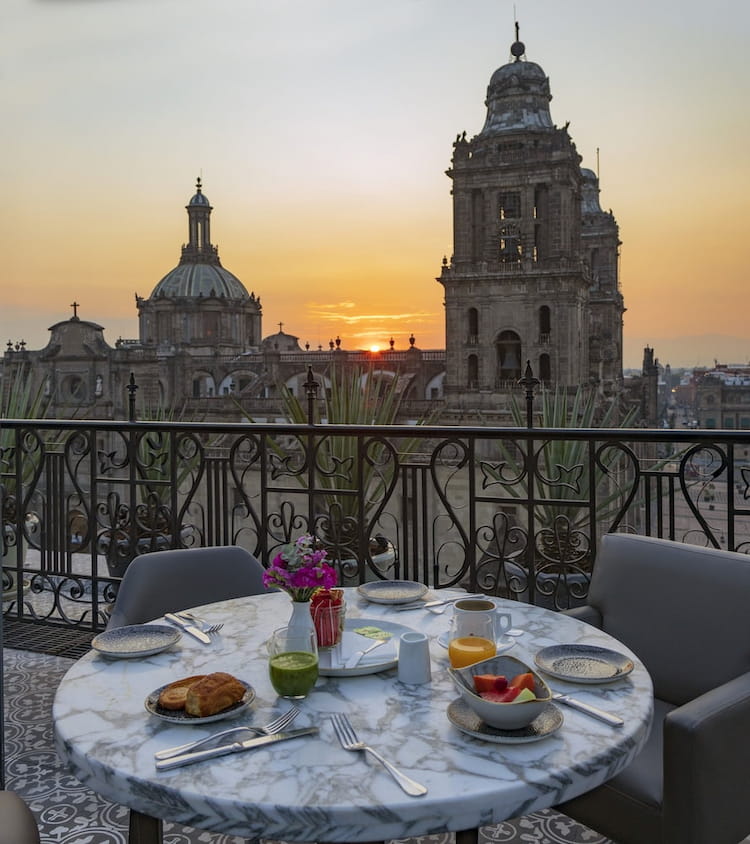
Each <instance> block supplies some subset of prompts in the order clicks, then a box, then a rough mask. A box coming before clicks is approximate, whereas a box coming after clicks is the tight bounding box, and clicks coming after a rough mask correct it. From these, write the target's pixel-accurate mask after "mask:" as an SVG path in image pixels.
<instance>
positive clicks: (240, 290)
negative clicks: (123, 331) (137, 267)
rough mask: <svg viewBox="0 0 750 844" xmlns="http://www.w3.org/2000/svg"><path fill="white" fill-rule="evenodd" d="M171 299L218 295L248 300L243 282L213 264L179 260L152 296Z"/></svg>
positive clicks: (224, 297) (248, 296)
mask: <svg viewBox="0 0 750 844" xmlns="http://www.w3.org/2000/svg"><path fill="white" fill-rule="evenodd" d="M161 296H168V297H170V298H171V299H182V298H198V297H200V296H217V297H219V298H221V299H249V298H250V294H249V293H248V292H247V289H246V288H245V285H244V284H243V283H242V282H241V281H240V280H239V279H238V278H237V276H236V275H234V274H233V273H230V272H229V270H225V269H224V267H222V266H220V265H216V264H191V263H185V264H183V263H180V264H178V265H177V266H176V267H175V268H174V269H173V270H170V271H169V272H168V273H167V274H166V275H165V276H164V278H163V279H162V280H161V281H160V282H159V283H158V284H157V285H156V287H154V289H153V291H152V293H151V298H152V299H156V298H158V297H161Z"/></svg>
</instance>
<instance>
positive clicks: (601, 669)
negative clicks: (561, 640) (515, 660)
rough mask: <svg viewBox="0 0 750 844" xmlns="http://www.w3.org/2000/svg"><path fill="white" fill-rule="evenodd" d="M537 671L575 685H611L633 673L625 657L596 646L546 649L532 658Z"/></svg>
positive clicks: (630, 661)
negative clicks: (614, 681)
mask: <svg viewBox="0 0 750 844" xmlns="http://www.w3.org/2000/svg"><path fill="white" fill-rule="evenodd" d="M534 662H535V663H536V665H537V668H539V670H540V671H544V672H545V674H549V675H550V676H552V677H557V679H558V680H568V681H570V682H575V683H590V684H592V685H593V684H595V683H611V682H612V681H613V680H620V679H622V678H623V677H625V676H626V675H628V674H630V672H631V671H632V670H633V660H632V659H630V657H627V656H625V654H621V653H618V652H617V651H611V650H610V649H609V648H601V647H599V646H598V645H576V644H572V645H550V646H549V647H548V648H542V650H541V651H539V653H538V654H537V655H536V656H535V657H534Z"/></svg>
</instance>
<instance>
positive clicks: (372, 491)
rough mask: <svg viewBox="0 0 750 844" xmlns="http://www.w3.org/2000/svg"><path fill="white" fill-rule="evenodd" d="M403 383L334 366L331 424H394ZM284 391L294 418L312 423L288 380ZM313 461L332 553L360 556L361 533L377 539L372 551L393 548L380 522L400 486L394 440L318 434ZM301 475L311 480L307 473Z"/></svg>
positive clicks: (321, 520)
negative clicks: (379, 530) (379, 527)
mask: <svg viewBox="0 0 750 844" xmlns="http://www.w3.org/2000/svg"><path fill="white" fill-rule="evenodd" d="M401 386H402V384H401V382H400V381H399V378H398V376H394V377H393V378H379V377H378V375H377V373H376V372H374V371H373V369H372V368H371V369H369V370H361V369H355V370H351V369H347V370H342V369H338V368H334V369H333V371H332V373H331V377H330V387H329V389H328V390H326V391H325V393H324V395H323V404H324V411H323V412H324V415H325V419H326V421H327V422H328V424H330V425H375V426H377V425H390V424H393V423H394V422H395V421H396V416H397V414H398V410H399V405H400V403H401ZM280 392H281V397H282V400H283V403H284V407H285V410H286V413H287V415H288V416H289V419H290V421H291V422H295V423H306V422H307V421H308V419H307V413H306V410H305V408H303V406H302V404H301V403H300V401H299V399H298V398H297V396H295V395H294V393H293V392H292V391H291V390H290V389H289V388H288V387H287V386H286V385H283V384H282V385H281V387H280ZM360 447H361V448H362V451H361V452H360ZM410 447H411V445H410V443H402V444H401V450H402V451H408V450H409V449H410ZM308 459H309V460H310V461H312V463H313V466H314V470H315V471H314V477H315V483H316V488H317V489H318V490H320V493H319V496H318V500H319V502H320V506H319V507H318V508H317V514H316V517H315V524H314V525H313V528H314V530H315V532H316V533H317V534H318V535H320V537H321V538H322V539H324V541H325V543H326V545H327V546H328V547H329V549H330V550H331V552H332V556H333V557H334V558H335V559H338V560H339V561H340V560H342V559H346V558H347V557H349V558H352V559H353V558H354V557H356V556H358V554H357V549H358V548H359V543H360V538H361V537H365V538H368V539H369V537H371V536H372V537H373V539H372V540H370V554H371V555H372V553H373V552H374V553H378V552H382V551H383V550H384V549H388V547H389V544H388V542H387V540H385V539H384V538H381V537H378V536H377V521H378V519H379V517H380V515H381V514H382V512H383V509H384V508H385V506H386V504H387V502H388V499H389V497H390V495H391V493H392V492H393V488H394V486H395V484H396V479H397V472H396V469H397V466H398V452H397V451H396V448H395V447H394V445H393V443H391V442H390V441H388V440H386V439H384V438H380V437H378V435H377V433H373V434H372V435H371V436H369V437H365V438H357V437H356V436H348V435H345V434H331V435H325V436H322V437H318V438H317V440H316V444H315V450H314V453H313V454H311V455H309V456H308ZM277 460H278V461H279V464H280V465H287V460H288V455H281V454H279V453H277ZM295 474H296V475H297V477H298V478H299V480H300V482H302V483H306V481H307V476H306V475H304V473H303V472H296V473H295ZM353 573H354V571H353V570H352V572H348V571H345V572H344V574H353Z"/></svg>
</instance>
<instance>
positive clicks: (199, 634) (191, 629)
mask: <svg viewBox="0 0 750 844" xmlns="http://www.w3.org/2000/svg"><path fill="white" fill-rule="evenodd" d="M164 618H166V619H167V621H171V622H172V624H176V625H177V626H178V627H181V628H182V629H183V630H184V631H185V632H186V633H189V634H190V635H191V636H194V637H195V638H196V639H197V640H198V641H199V642H203V644H204V645H210V644H211V638H210V636H209V635H208V634H207V633H204V632H203V631H202V630H199V629H198V628H197V627H196V626H195V625H194V624H190V622H189V621H185V620H184V619H182V618H180V617H179V616H177V615H174V614H173V613H171V612H166V613H164Z"/></svg>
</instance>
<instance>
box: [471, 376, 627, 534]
mask: <svg viewBox="0 0 750 844" xmlns="http://www.w3.org/2000/svg"><path fill="white" fill-rule="evenodd" d="M511 413H512V417H513V422H514V424H515V425H516V426H517V427H519V428H520V427H524V426H525V424H526V415H525V409H524V408H522V407H521V405H520V404H519V402H518V401H517V400H516V397H515V396H514V397H513V399H512V401H511ZM618 414H619V409H618V408H617V406H616V405H615V404H614V403H613V402H610V403H608V404H606V405H603V404H602V403H601V402H600V401H599V399H598V396H597V394H596V393H595V392H594V391H592V390H588V389H585V388H583V387H579V388H578V389H577V390H576V391H575V393H574V394H573V395H572V396H571V395H570V394H569V393H568V392H567V391H566V390H565V389H564V388H559V387H558V388H556V389H555V390H548V391H545V392H543V393H542V395H541V407H540V410H539V411H538V413H537V414H536V415H537V422H536V424H537V425H538V426H539V428H542V429H543V428H596V427H600V428H609V427H612V426H614V425H617V426H618V427H620V428H628V427H630V426H631V425H632V423H633V419H634V418H635V414H636V411H635V410H629V411H628V412H627V413H626V414H625V415H624V417H623V418H622V419H618ZM543 438H544V434H543V432H540V440H543ZM500 448H501V453H502V457H503V461H502V464H501V468H500V469H498V468H495V469H487V468H486V467H485V472H488V471H489V472H490V474H491V475H492V476H493V478H494V480H495V481H500V482H501V483H504V484H505V486H506V490H507V491H508V494H509V495H510V496H512V497H514V498H526V497H527V496H528V492H529V480H528V475H527V473H526V471H525V468H526V465H528V464H525V462H524V459H523V455H521V454H520V453H519V452H518V451H517V450H516V449H514V448H510V447H508V446H505V445H504V444H501V446H500ZM620 456H621V455H620V453H619V452H618V451H617V450H615V449H605V450H603V451H601V452H600V454H599V457H598V465H597V471H596V475H595V485H596V490H593V489H591V486H590V476H589V472H588V466H589V462H590V459H591V458H590V455H589V443H588V442H586V441H583V440H549V441H544V442H542V444H541V446H540V447H539V449H538V451H537V453H536V476H537V477H536V479H535V483H536V489H537V494H539V490H540V489H546V490H548V491H550V495H549V496H547V497H548V498H550V499H555V501H554V502H553V503H544V498H542V499H541V500H539V501H538V502H537V504H536V506H535V513H536V516H537V521H538V523H539V524H540V525H541V526H542V527H551V526H553V525H554V524H555V522H556V520H557V519H559V517H561V516H564V517H565V518H566V519H567V521H568V522H569V523H570V526H571V528H573V529H579V528H580V527H582V526H583V525H585V524H586V523H587V522H588V518H589V507H588V501H589V499H590V497H591V495H592V494H593V493H594V491H596V493H597V499H596V514H597V521H606V519H607V517H609V516H611V515H612V514H613V513H614V512H616V509H617V508H618V507H619V506H620V502H621V501H622V498H623V494H622V491H621V490H620V489H619V488H617V485H616V483H613V480H614V477H613V475H614V470H615V466H616V463H617V461H618V459H619V458H620ZM509 478H513V479H516V480H517V479H520V481H518V482H514V483H512V484H511V483H508V480H509ZM567 502H570V503H569V504H568V503H567ZM576 503H579V506H576Z"/></svg>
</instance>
